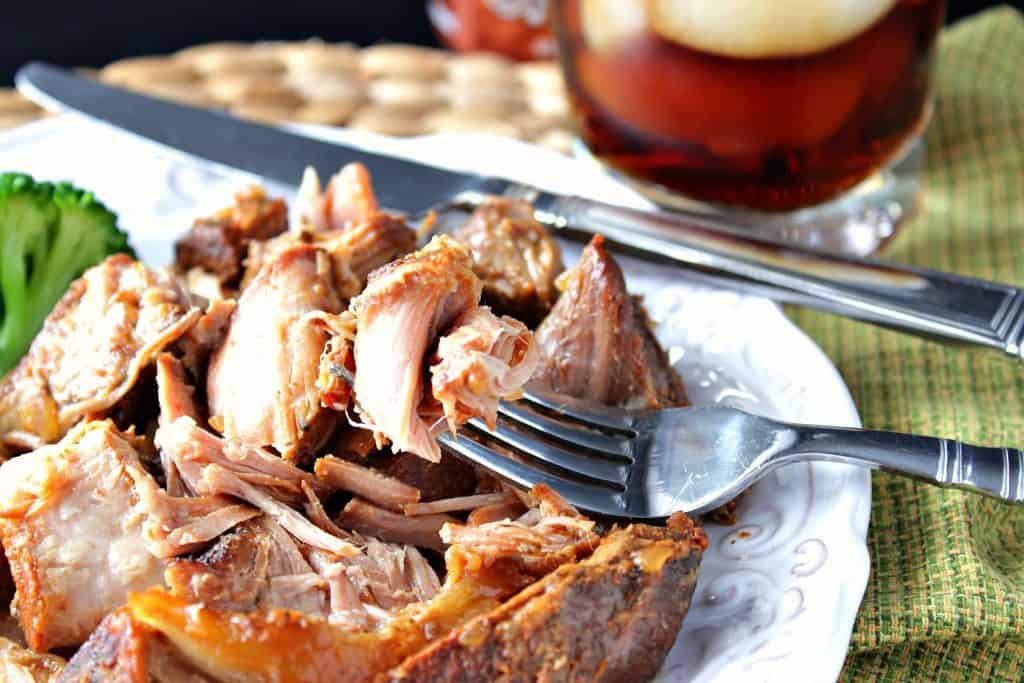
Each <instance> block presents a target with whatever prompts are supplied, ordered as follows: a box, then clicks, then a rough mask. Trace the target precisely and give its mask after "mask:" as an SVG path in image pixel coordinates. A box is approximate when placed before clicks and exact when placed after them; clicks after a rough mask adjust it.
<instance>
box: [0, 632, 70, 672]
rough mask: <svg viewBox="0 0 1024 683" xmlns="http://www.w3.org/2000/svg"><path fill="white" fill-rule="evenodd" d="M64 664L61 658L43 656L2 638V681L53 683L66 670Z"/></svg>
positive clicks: (0, 650) (0, 667)
mask: <svg viewBox="0 0 1024 683" xmlns="http://www.w3.org/2000/svg"><path fill="white" fill-rule="evenodd" d="M64 664H65V662H64V660H63V659H61V658H60V657H57V656H54V655H41V654H39V653H36V652H32V651H31V650H28V649H26V648H23V647H22V646H20V645H18V644H17V643H15V642H13V641H10V640H8V639H7V638H0V681H4V682H5V683H51V682H52V681H54V680H56V677H57V675H58V674H59V673H60V672H61V671H62V670H63V669H64Z"/></svg>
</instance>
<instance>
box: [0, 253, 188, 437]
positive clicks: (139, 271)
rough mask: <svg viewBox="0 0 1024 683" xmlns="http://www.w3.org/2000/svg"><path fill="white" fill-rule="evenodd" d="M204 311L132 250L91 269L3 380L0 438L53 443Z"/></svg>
mask: <svg viewBox="0 0 1024 683" xmlns="http://www.w3.org/2000/svg"><path fill="white" fill-rule="evenodd" d="M199 317H200V311H199V310H198V309H196V308H191V307H189V306H188V305H187V303H186V301H184V295H183V293H182V292H181V290H180V289H179V288H178V287H177V286H175V285H174V283H172V282H170V281H168V280H167V279H166V278H165V277H164V276H163V275H162V274H158V273H156V272H154V271H152V270H150V269H149V268H147V267H146V266H144V265H142V264H141V263H139V262H138V261H135V260H133V259H132V258H130V257H129V256H126V255H124V254H120V255H117V256H111V257H110V258H108V259H107V260H106V261H104V262H103V263H101V264H100V265H98V266H95V267H93V268H91V269H89V270H88V271H86V273H85V274H84V275H83V276H82V277H81V278H79V279H78V280H76V281H75V282H73V283H72V284H71V287H70V289H69V290H68V292H67V293H66V294H65V295H64V297H63V298H62V299H61V300H60V302H58V304H57V306H56V307H55V308H54V309H53V311H52V312H51V313H50V315H49V317H48V318H47V319H46V323H45V325H44V326H43V329H42V331H41V332H40V333H39V335H38V336H37V337H36V339H35V341H33V342H32V346H31V348H30V349H29V351H28V353H27V354H26V355H25V357H24V358H22V359H21V362H20V363H18V365H17V367H15V368H14V369H13V370H12V371H11V372H10V373H9V374H8V375H7V376H6V377H4V378H3V380H2V381H0V441H4V440H6V439H7V438H8V437H14V438H16V439H21V438H22V436H23V435H24V434H25V433H28V434H31V435H34V436H35V437H37V438H38V439H39V440H40V441H41V442H43V443H52V442H54V441H57V440H58V439H60V437H61V436H63V435H64V433H66V432H67V431H68V429H70V428H71V427H72V425H74V424H75V423H77V422H78V421H79V420H81V419H82V418H83V417H85V416H86V415H91V416H96V415H103V414H105V413H106V412H107V411H109V410H110V408H111V407H112V406H113V405H114V404H116V403H117V402H118V401H119V400H120V399H121V398H123V397H124V396H125V395H126V394H127V393H128V392H129V391H130V390H131V389H132V387H133V386H134V385H135V382H136V380H137V379H138V377H139V373H140V372H141V371H142V370H143V368H145V367H146V366H147V365H149V363H150V362H152V361H153V359H155V358H156V356H157V355H159V353H160V351H161V350H162V349H164V348H165V347H167V346H168V345H170V344H171V343H172V342H174V341H175V340H176V339H178V338H179V337H181V336H182V335H183V334H184V333H185V332H186V331H188V329H189V328H190V327H192V325H194V324H195V322H196V321H197V320H198V319H199Z"/></svg>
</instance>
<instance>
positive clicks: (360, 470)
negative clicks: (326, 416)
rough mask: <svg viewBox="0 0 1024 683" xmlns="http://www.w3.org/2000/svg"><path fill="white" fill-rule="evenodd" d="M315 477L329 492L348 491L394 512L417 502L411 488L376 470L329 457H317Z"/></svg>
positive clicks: (417, 497) (415, 493)
mask: <svg viewBox="0 0 1024 683" xmlns="http://www.w3.org/2000/svg"><path fill="white" fill-rule="evenodd" d="M314 471H315V472H316V476H317V477H319V478H320V480H321V481H322V482H324V483H325V484H326V485H328V486H330V487H331V488H332V489H336V490H341V491H348V492H350V493H354V494H356V495H360V496H362V497H363V498H366V499H367V500H369V501H372V502H374V503H377V504H378V505H382V506H384V507H386V508H391V509H393V510H401V509H402V506H403V505H405V504H407V503H415V502H418V501H419V499H420V492H419V489H417V488H416V487H414V486H409V485H408V484H406V483H403V482H401V481H399V480H398V479H395V478H393V477H389V476H387V475H386V474H383V473H381V472H380V471H379V470H376V469H373V468H370V467H366V466H364V465H359V464H357V463H354V462H349V461H347V460H342V459H341V458H335V457H334V456H332V455H328V456H326V457H323V458H320V459H319V460H317V461H316V466H315V467H314Z"/></svg>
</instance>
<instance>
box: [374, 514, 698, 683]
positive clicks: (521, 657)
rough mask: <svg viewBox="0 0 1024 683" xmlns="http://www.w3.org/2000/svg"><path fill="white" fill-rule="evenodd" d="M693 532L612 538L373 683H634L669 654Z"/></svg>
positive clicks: (692, 556) (684, 598)
mask: <svg viewBox="0 0 1024 683" xmlns="http://www.w3.org/2000/svg"><path fill="white" fill-rule="evenodd" d="M706 547H707V539H706V537H705V536H704V534H703V532H701V531H700V530H698V529H694V528H693V526H692V524H690V523H689V520H687V519H686V518H685V517H682V516H679V517H677V518H676V519H675V520H673V521H672V522H670V524H669V527H668V528H667V529H661V528H657V527H650V526H645V525H634V526H630V527H627V528H625V529H621V530H617V531H613V532H612V533H610V534H609V535H608V536H607V537H605V538H604V539H603V540H602V542H601V545H600V546H599V547H598V548H597V550H595V551H594V553H593V555H591V556H590V557H589V558H587V559H586V560H583V561H582V562H577V563H575V564H569V565H563V566H562V567H559V568H558V569H556V570H555V571H554V572H552V573H551V574H549V575H548V576H546V577H545V578H543V579H541V580H540V581H538V582H536V583H534V584H533V585H531V586H529V587H528V588H526V589H525V590H523V591H522V592H520V593H519V594H518V595H516V596H515V597H513V598H512V599H511V600H509V601H508V602H506V603H505V604H503V605H502V606H501V607H499V608H497V609H495V610H494V611H493V612H490V613H489V614H486V615H484V616H481V617H478V618H476V619H474V620H473V621H470V622H468V623H466V624H464V625H463V626H461V627H460V628H458V629H456V630H455V631H453V632H452V633H450V634H449V635H448V636H447V637H445V638H444V639H442V640H440V641H437V642H435V643H433V644H432V645H430V646H428V647H427V648H426V649H424V650H421V651H420V652H418V653H416V654H414V655H412V656H411V657H409V658H408V659H407V660H406V661H405V662H404V663H403V664H402V665H401V666H399V667H397V668H396V669H394V670H392V671H391V672H390V673H388V674H387V675H386V676H382V677H381V678H380V679H379V680H381V681H393V682H398V681H401V682H402V683H419V682H423V683H427V682H432V681H450V682H452V683H457V682H465V683H469V682H470V681H474V682H475V681H480V682H484V681H496V680H502V681H509V682H514V681H523V682H524V683H525V682H526V681H609V682H610V681H623V682H626V681H642V680H646V679H648V678H650V677H652V676H653V675H654V674H655V673H656V672H657V670H658V668H659V667H660V666H661V662H662V661H663V660H664V658H665V655H666V654H667V653H668V651H669V649H670V648H671V647H672V644H673V642H674V641H675V637H676V634H677V633H678V631H679V627H680V625H681V624H682V620H683V615H684V614H685V613H686V610H687V608H688V607H689V603H690V598H691V596H692V594H693V588H694V585H695V583H696V581H697V569H698V564H699V561H700V556H701V553H702V552H703V550H704V549H705V548H706Z"/></svg>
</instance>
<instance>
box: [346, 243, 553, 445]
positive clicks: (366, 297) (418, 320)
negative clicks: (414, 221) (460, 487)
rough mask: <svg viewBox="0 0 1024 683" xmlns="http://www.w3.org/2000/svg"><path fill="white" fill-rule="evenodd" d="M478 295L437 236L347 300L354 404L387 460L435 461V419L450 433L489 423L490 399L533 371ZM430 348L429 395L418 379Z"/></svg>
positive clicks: (527, 355)
mask: <svg viewBox="0 0 1024 683" xmlns="http://www.w3.org/2000/svg"><path fill="white" fill-rule="evenodd" d="M480 289H481V283H480V280H479V279H478V278H477V277H476V276H475V275H474V274H473V271H472V269H471V259H470V255H469V250H468V249H467V248H466V247H465V246H463V245H461V244H459V243H458V242H456V241H455V240H453V239H451V238H450V237H446V236H439V237H435V238H434V239H433V240H432V241H431V242H430V244H428V245H427V246H426V247H425V248H423V249H422V250H420V251H418V252H416V253H414V254H410V255H409V256H406V257H404V258H402V259H399V260H397V261H393V262H392V263H390V264H388V265H387V266H385V267H383V268H381V269H380V270H378V271H375V272H374V273H373V274H372V275H371V276H370V282H369V284H368V285H367V287H366V290H364V291H363V293H362V294H360V295H359V296H358V297H356V298H355V299H353V300H352V302H351V304H350V306H349V311H350V312H351V313H352V314H353V315H354V316H355V318H356V339H355V346H354V356H355V366H356V377H355V398H356V404H357V407H358V409H359V412H360V414H361V415H362V416H363V417H364V419H365V420H366V421H367V422H368V423H369V427H370V428H372V429H374V430H375V431H376V432H377V433H378V434H380V435H382V436H383V437H386V438H387V439H388V440H390V442H391V445H392V449H393V450H394V451H395V452H398V451H408V452H410V453H415V454H416V455H419V456H421V457H424V458H426V459H427V460H430V461H432V462H438V461H439V460H440V458H441V450H440V448H439V447H438V445H437V443H436V442H435V441H434V432H435V430H436V423H437V417H438V416H439V414H443V416H444V417H445V418H447V420H448V422H449V424H450V425H451V426H452V428H454V427H455V426H457V425H459V424H461V423H463V422H465V421H466V420H467V419H469V418H471V417H477V416H484V417H487V418H488V419H493V410H494V407H495V406H496V405H497V399H498V398H499V397H500V396H504V395H507V394H514V393H516V392H518V391H519V390H520V388H521V387H522V384H523V383H524V382H525V381H526V380H527V379H528V378H529V376H530V374H531V373H532V371H533V367H534V364H535V361H536V354H535V352H534V351H533V348H532V346H533V337H532V335H531V334H530V333H529V331H528V330H526V328H525V327H524V326H523V325H522V324H521V323H519V322H518V321H514V320H511V319H504V320H499V319H497V318H495V317H494V315H493V314H491V313H490V311H488V310H486V309H479V308H478V305H477V304H478V301H479V299H480ZM439 336H440V337H441V339H440V342H438V341H437V340H438V337H439ZM435 344H437V348H438V359H437V360H438V363H437V368H438V370H437V372H436V373H434V378H433V381H432V386H431V392H432V393H430V392H428V387H427V386H426V383H425V382H424V374H425V367H426V366H427V365H428V364H429V362H430V360H431V359H430V358H429V357H428V354H429V352H430V351H431V349H433V348H434V345H435ZM428 419H430V420H431V422H432V423H433V424H431V423H430V422H428Z"/></svg>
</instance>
